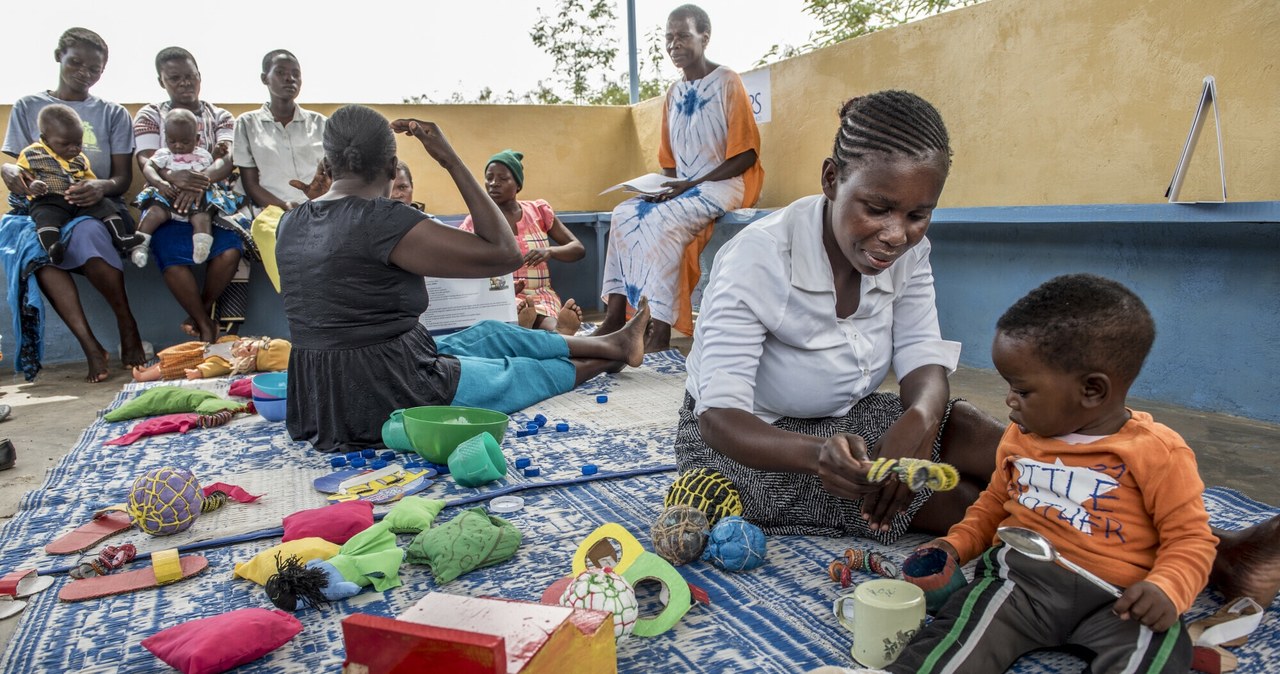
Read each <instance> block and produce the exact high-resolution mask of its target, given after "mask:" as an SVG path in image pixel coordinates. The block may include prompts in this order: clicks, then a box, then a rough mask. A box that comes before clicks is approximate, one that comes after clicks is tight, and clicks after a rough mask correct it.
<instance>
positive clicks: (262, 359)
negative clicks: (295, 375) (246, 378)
mask: <svg viewBox="0 0 1280 674" xmlns="http://www.w3.org/2000/svg"><path fill="white" fill-rule="evenodd" d="M291 351H293V345H292V344H290V343H289V340H287V339H273V340H271V341H270V342H267V345H266V346H264V347H261V348H259V349H258V367H257V370H258V372H279V371H281V370H287V369H289V353H290V352H291Z"/></svg>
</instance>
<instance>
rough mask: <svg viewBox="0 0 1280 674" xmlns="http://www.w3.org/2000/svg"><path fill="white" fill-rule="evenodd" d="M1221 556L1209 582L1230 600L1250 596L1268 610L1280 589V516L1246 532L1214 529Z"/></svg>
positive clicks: (1214, 562) (1215, 560)
mask: <svg viewBox="0 0 1280 674" xmlns="http://www.w3.org/2000/svg"><path fill="white" fill-rule="evenodd" d="M1213 533H1214V535H1215V536H1217V537H1218V539H1219V543H1218V556H1217V558H1216V559H1214V561H1213V572H1212V573H1211V574H1209V582H1210V583H1211V584H1212V585H1214V586H1215V587H1217V588H1218V591H1219V592H1221V593H1222V594H1223V595H1224V596H1225V597H1226V598H1227V601H1231V600H1234V599H1239V598H1240V597H1249V598H1251V599H1253V600H1254V601H1256V602H1258V604H1259V605H1261V606H1262V607H1263V608H1264V609H1265V608H1266V607H1268V606H1270V605H1271V602H1272V601H1273V600H1275V598H1276V593H1277V592H1280V515H1276V516H1275V517H1272V518H1271V519H1269V520H1267V521H1266V522H1263V523H1261V524H1255V525H1254V526H1251V527H1249V528H1248V529H1244V530H1242V531H1223V530H1221V529H1214V530H1213Z"/></svg>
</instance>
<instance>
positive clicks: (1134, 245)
mask: <svg viewBox="0 0 1280 674" xmlns="http://www.w3.org/2000/svg"><path fill="white" fill-rule="evenodd" d="M763 214H764V212H763V211H761V212H757V213H756V214H754V215H753V216H752V217H737V218H734V220H735V221H725V222H721V223H719V224H718V225H717V228H716V232H715V234H714V236H713V237H712V239H711V242H710V243H709V244H708V247H707V250H706V251H705V252H704V254H703V273H704V284H705V276H706V274H707V273H708V272H709V271H710V269H711V262H712V259H713V257H714V255H715V252H716V251H718V250H719V249H720V247H721V246H723V244H724V242H726V241H728V240H729V238H731V237H732V236H733V235H734V234H736V233H737V232H738V231H741V229H742V228H743V227H744V226H746V222H747V221H750V220H753V219H754V218H755V217H759V216H760V215H763ZM560 216H561V219H562V220H563V221H564V222H565V224H566V225H567V226H568V227H569V228H570V229H571V230H573V231H574V233H575V234H576V235H577V236H578V238H579V239H582V241H583V243H584V245H585V246H586V248H587V257H586V259H584V260H582V261H580V262H578V263H574V264H571V265H564V264H561V263H554V264H553V267H552V274H553V277H554V278H555V285H556V288H557V290H558V291H559V292H560V293H561V295H562V296H563V297H577V298H578V299H579V301H580V302H582V304H583V306H584V308H588V309H592V308H595V309H599V308H601V304H600V301H599V299H598V294H599V288H600V280H601V277H602V274H603V257H604V250H605V243H606V241H607V236H608V225H609V214H608V213H561V214H560ZM452 219H453V218H446V220H452ZM929 238H930V239H931V240H932V242H933V265H934V273H935V277H936V284H937V292H938V306H939V315H940V320H941V323H942V331H943V334H944V335H945V336H946V337H947V338H948V339H954V340H957V341H960V342H962V343H963V344H964V349H963V352H962V355H961V362H962V363H963V364H965V365H968V366H972V367H979V368H990V367H991V354H990V343H991V338H992V334H993V330H994V325H995V321H996V319H997V318H998V317H999V315H1000V314H1001V313H1002V312H1003V311H1004V310H1005V309H1006V308H1007V307H1008V306H1009V304H1011V303H1012V302H1013V301H1014V300H1016V299H1017V298H1018V297H1021V296H1022V295H1023V294H1025V293H1026V292H1027V291H1028V290H1030V289H1031V288H1033V287H1035V286H1036V285H1038V284H1039V283H1041V282H1043V281H1044V280H1047V279H1048V278H1051V277H1052V276H1055V275H1057V274H1061V273H1068V272H1081V271H1087V272H1093V273H1097V274H1101V275H1104V276H1108V277H1110V278H1114V279H1116V280H1118V281H1121V282H1123V283H1125V284H1127V285H1129V286H1130V287H1131V288H1133V289H1134V290H1135V291H1136V292H1138V293H1139V294H1140V295H1141V296H1142V298H1143V299H1144V300H1145V301H1146V303H1147V304H1148V306H1149V307H1150V308H1151V311H1152V313H1153V314H1154V315H1155V318H1156V324H1157V329H1158V336H1157V338H1156V344H1155V348H1154V349H1153V351H1152V354H1151V356H1150V357H1149V358H1148V360H1147V364H1146V367H1145V368H1144V371H1143V374H1142V376H1141V377H1140V378H1139V380H1138V382H1137V383H1136V384H1135V386H1134V389H1133V391H1132V395H1134V396H1136V397H1141V398H1148V399H1154V400H1160V401H1164V402H1168V403H1172V404H1176V405H1182V406H1186V407H1190V408H1194V409H1200V410H1205V411H1217V412H1226V413H1230V414H1235V415H1239V416H1244V417H1250V418H1253V419H1259V420H1264V421H1271V422H1280V386H1277V385H1276V382H1277V381H1280V202H1256V203H1228V204H1212V205H1173V204H1155V205H1098V206H1033V207H1008V208H960V209H939V210H938V211H937V212H936V213H935V216H934V223H933V225H932V227H931V229H930V231H929ZM255 272H256V273H255V275H254V278H253V282H252V283H251V285H250V306H249V316H250V318H249V320H248V322H247V323H246V326H245V329H244V332H245V333H246V334H270V335H284V334H286V332H287V325H286V323H285V320H284V314H283V310H282V307H281V304H280V299H279V297H278V296H277V295H276V294H275V291H274V290H273V289H272V288H271V285H270V283H269V282H267V280H266V277H265V274H263V273H261V268H260V266H259V267H257V268H256V269H255ZM125 278H126V283H127V287H128V292H129V296H130V298H131V300H132V305H133V307H134V310H135V313H136V314H137V317H138V321H139V323H140V325H141V327H142V333H143V337H144V339H147V340H149V341H151V342H153V343H155V344H157V345H167V344H171V343H174V342H177V341H181V340H183V339H185V337H184V335H182V333H181V332H180V331H179V330H178V324H179V323H180V322H181V320H182V318H183V314H182V312H181V310H180V309H179V308H178V306H177V304H176V303H175V302H174V301H173V300H172V298H171V297H170V296H169V294H168V291H167V290H166V289H165V288H164V284H163V282H162V281H161V278H160V275H159V272H157V271H156V270H155V269H154V268H148V269H144V270H139V269H134V268H132V267H129V268H128V269H127V270H126V274H125ZM80 281H81V283H80V287H81V293H82V297H83V298H84V300H85V305H86V310H87V312H88V314H89V318H90V321H91V324H92V325H93V326H94V330H95V332H96V333H97V335H98V337H99V339H100V340H101V341H102V342H103V343H104V344H106V345H107V346H108V348H110V349H111V350H112V351H113V352H114V351H115V349H116V346H117V336H116V333H115V328H114V321H113V319H112V316H111V313H110V311H109V310H108V309H107V307H106V306H105V303H104V302H103V301H102V299H101V298H100V297H99V296H98V295H97V294H96V293H95V292H94V291H93V290H92V289H90V288H89V287H88V286H87V284H85V283H83V279H80ZM0 285H2V284H0ZM3 292H4V291H3V289H0V293H3ZM697 298H698V295H697V294H695V306H696V300H697ZM49 316H50V318H49V321H48V329H47V332H46V359H45V360H46V362H47V363H57V362H68V361H78V360H80V359H81V357H82V356H81V353H80V349H79V347H78V346H77V344H76V342H75V340H74V339H73V338H72V337H71V335H70V333H69V332H68V331H67V329H66V327H65V326H63V325H62V323H61V321H60V320H59V319H58V318H57V316H56V315H53V314H52V312H51V311H50V312H49ZM0 321H2V323H0V330H2V331H3V335H4V342H3V346H4V352H5V358H6V359H10V358H12V357H13V351H12V349H13V345H14V341H13V336H12V334H11V328H10V325H11V322H10V319H9V311H8V303H7V301H6V302H4V303H0ZM3 367H5V368H8V369H9V370H10V371H11V368H12V365H11V363H10V362H6V363H5V364H4V365H3Z"/></svg>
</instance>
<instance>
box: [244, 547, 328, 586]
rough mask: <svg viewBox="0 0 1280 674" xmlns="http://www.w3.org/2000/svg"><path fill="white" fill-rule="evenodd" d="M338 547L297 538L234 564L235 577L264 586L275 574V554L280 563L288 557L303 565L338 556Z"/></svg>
mask: <svg viewBox="0 0 1280 674" xmlns="http://www.w3.org/2000/svg"><path fill="white" fill-rule="evenodd" d="M339 547H340V546H339V545H338V544H336V543H330V542H329V541H326V540H325V539H323V538H314V537H313V538H299V539H298V540H296V541H289V542H288V543H281V544H280V545H277V546H275V547H270V548H267V549H266V550H263V551H262V552H259V553H258V554H256V555H254V556H253V559H251V560H249V561H247V562H239V563H237V564H236V570H235V575H237V576H239V577H241V578H244V579H246V580H251V581H253V582H255V583H257V584H259V585H266V584H267V579H268V578H270V577H271V576H273V575H275V573H276V554H277V553H278V554H279V555H280V561H284V560H286V559H288V558H290V557H298V558H300V559H301V561H302V563H303V564H306V563H307V562H309V561H311V560H313V559H329V558H330V557H333V556H334V555H336V554H338V548H339Z"/></svg>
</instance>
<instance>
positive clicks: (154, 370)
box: [133, 364, 160, 381]
mask: <svg viewBox="0 0 1280 674" xmlns="http://www.w3.org/2000/svg"><path fill="white" fill-rule="evenodd" d="M133 380H134V381H160V365H158V364H157V365H152V366H151V367H142V366H141V365H135V366H134V367H133Z"/></svg>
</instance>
